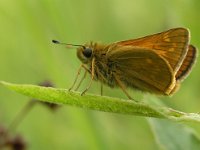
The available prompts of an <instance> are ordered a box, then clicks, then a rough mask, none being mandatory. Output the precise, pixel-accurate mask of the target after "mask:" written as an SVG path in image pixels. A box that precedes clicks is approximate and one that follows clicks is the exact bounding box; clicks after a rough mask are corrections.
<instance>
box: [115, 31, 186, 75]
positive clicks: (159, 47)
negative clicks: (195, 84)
mask: <svg viewBox="0 0 200 150" xmlns="http://www.w3.org/2000/svg"><path fill="white" fill-rule="evenodd" d="M188 43H189V31H188V30H187V29H185V28H175V29H171V30H168V31H165V32H161V33H157V34H154V35H150V36H146V37H143V38H139V39H133V40H127V41H121V42H117V43H116V44H119V45H122V46H135V47H140V48H147V49H149V50H151V51H152V50H153V51H155V53H157V54H158V55H160V56H162V57H164V58H165V59H166V60H167V61H168V62H169V64H170V66H171V67H172V69H173V71H174V73H176V72H177V71H178V69H179V68H180V65H181V63H182V62H183V60H184V57H185V55H186V53H187V47H188Z"/></svg>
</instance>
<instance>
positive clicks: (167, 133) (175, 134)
mask: <svg viewBox="0 0 200 150" xmlns="http://www.w3.org/2000/svg"><path fill="white" fill-rule="evenodd" d="M149 123H150V125H151V128H152V130H153V133H154V136H155V138H156V142H157V144H158V146H159V147H160V148H161V149H164V150H199V149H200V139H199V137H198V136H197V135H196V134H195V132H194V131H193V130H192V129H191V128H189V127H186V126H184V125H183V124H178V123H174V122H171V121H168V120H156V119H149Z"/></svg>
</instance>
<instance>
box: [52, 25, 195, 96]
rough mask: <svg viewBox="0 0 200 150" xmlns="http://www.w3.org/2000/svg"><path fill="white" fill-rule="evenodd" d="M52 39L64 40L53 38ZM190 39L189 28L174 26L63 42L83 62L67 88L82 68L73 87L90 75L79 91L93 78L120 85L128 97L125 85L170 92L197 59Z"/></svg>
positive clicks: (150, 90) (145, 89)
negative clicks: (104, 39) (114, 38)
mask: <svg viewBox="0 0 200 150" xmlns="http://www.w3.org/2000/svg"><path fill="white" fill-rule="evenodd" d="M53 42H54V43H57V44H65V43H60V42H58V41H55V40H53ZM189 42H190V32H189V30H188V29H185V28H174V29H170V30H167V31H164V32H161V33H157V34H153V35H149V36H146V37H142V38H138V39H131V40H126V41H120V42H115V43H111V44H105V45H104V44H99V43H95V42H90V43H87V44H85V45H74V44H65V45H66V46H78V48H77V56H78V58H79V59H80V60H81V62H82V65H81V66H80V68H79V71H78V74H77V76H76V79H75V81H74V84H73V86H72V87H71V88H70V89H72V88H73V87H74V85H75V83H76V82H77V79H78V75H79V74H80V71H81V69H82V68H83V69H84V70H85V74H84V76H83V77H82V79H81V80H80V82H79V84H78V86H77V88H76V89H78V88H79V86H80V84H81V83H82V81H83V80H84V78H85V76H86V74H87V73H89V74H90V75H91V80H90V82H89V84H88V86H87V87H86V89H85V90H84V91H83V92H82V94H84V93H85V92H86V91H87V90H88V89H89V88H90V86H91V83H92V81H93V80H97V81H100V82H101V83H103V84H106V85H108V86H110V87H112V88H114V87H120V88H121V89H122V90H123V91H124V93H125V94H126V95H127V97H128V98H129V99H132V98H131V96H130V95H129V94H128V92H127V90H126V88H135V89H138V90H141V91H146V92H150V93H155V94H160V95H170V94H173V93H174V92H176V91H177V87H179V85H180V83H181V82H182V81H183V80H184V79H185V77H186V76H187V75H188V74H189V73H190V71H191V68H192V66H193V64H194V62H195V60H196V56H197V49H196V48H195V47H194V46H193V45H190V43H189ZM101 89H102V88H101ZM101 93H102V90H101Z"/></svg>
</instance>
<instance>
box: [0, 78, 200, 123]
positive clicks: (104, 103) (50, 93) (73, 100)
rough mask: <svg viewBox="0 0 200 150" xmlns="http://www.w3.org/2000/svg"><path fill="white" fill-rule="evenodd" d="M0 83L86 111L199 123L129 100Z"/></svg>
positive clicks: (186, 115)
mask: <svg viewBox="0 0 200 150" xmlns="http://www.w3.org/2000/svg"><path fill="white" fill-rule="evenodd" d="M0 83H1V84H2V85H4V86H6V87H8V88H9V89H12V90H14V91H16V92H18V93H21V94H24V95H26V96H30V97H32V98H36V99H39V100H41V101H46V102H50V103H56V104H65V105H71V106H77V107H81V108H86V109H92V110H99V111H104V112H112V113H120V114H127V115H137V116H145V117H155V118H166V119H170V120H174V121H196V122H200V115H199V114H195V113H184V112H180V111H176V110H173V109H171V108H166V107H155V106H150V105H147V104H144V103H135V102H133V101H130V100H122V99H118V98H111V97H106V96H97V95H90V94H87V95H84V96H80V93H77V92H68V90H66V89H56V88H51V87H42V86H36V85H26V84H12V83H7V82H4V81H1V82H0Z"/></svg>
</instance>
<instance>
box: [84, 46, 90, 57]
mask: <svg viewBox="0 0 200 150" xmlns="http://www.w3.org/2000/svg"><path fill="white" fill-rule="evenodd" d="M83 55H84V56H85V57H87V58H90V57H91V55H92V49H91V48H85V49H84V50H83Z"/></svg>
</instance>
